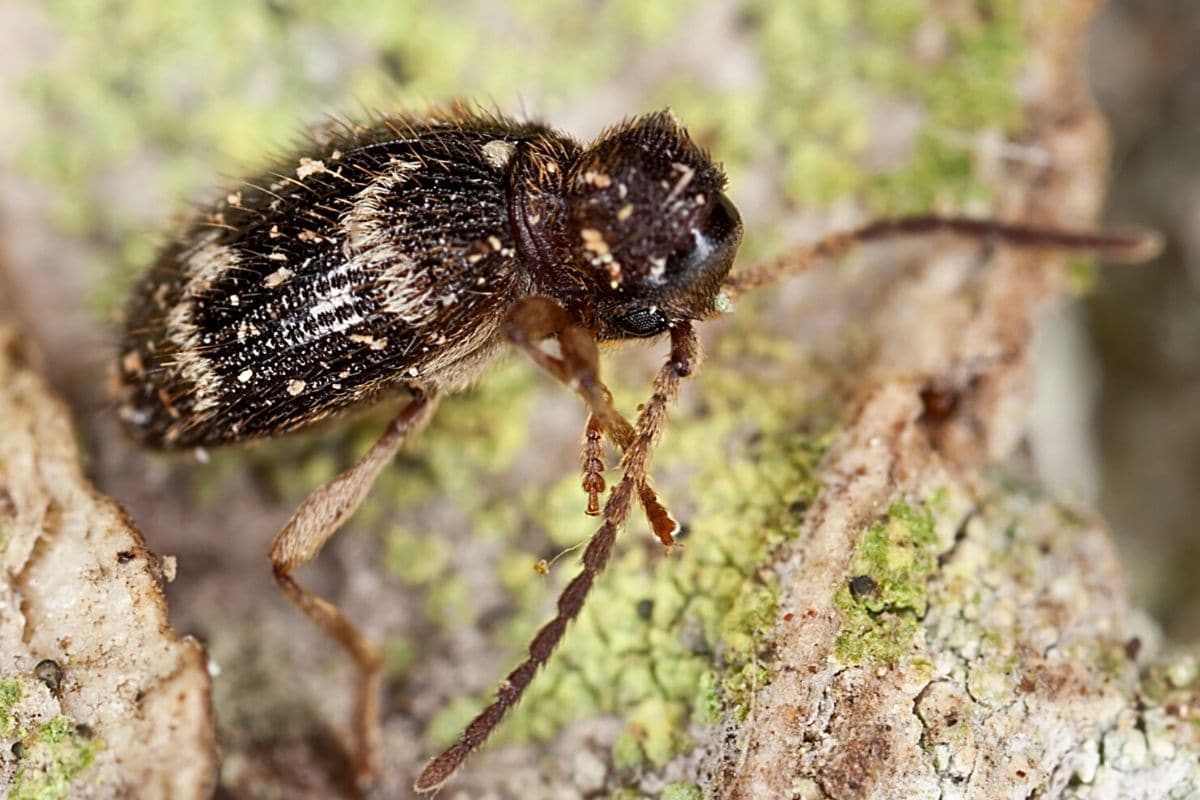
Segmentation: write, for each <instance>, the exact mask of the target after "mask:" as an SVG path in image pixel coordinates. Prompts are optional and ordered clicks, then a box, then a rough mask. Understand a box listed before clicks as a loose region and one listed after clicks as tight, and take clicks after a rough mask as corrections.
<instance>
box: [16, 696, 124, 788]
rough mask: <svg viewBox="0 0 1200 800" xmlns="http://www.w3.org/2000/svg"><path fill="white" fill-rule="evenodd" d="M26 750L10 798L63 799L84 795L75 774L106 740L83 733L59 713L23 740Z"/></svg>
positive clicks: (89, 760)
mask: <svg viewBox="0 0 1200 800" xmlns="http://www.w3.org/2000/svg"><path fill="white" fill-rule="evenodd" d="M21 744H22V745H23V746H24V754H23V755H22V757H21V761H20V766H19V767H18V768H17V771H16V774H15V775H13V779H12V784H11V785H10V787H9V794H8V797H9V798H10V800H59V798H64V797H68V796H72V795H73V796H80V791H79V787H78V786H76V785H74V782H75V778H76V777H77V776H78V775H79V773H81V772H82V771H83V770H85V769H86V768H87V767H88V765H89V764H91V763H92V761H93V760H94V759H95V757H96V753H97V752H98V751H99V750H100V749H101V748H102V747H103V744H102V743H101V742H100V741H98V740H96V739H94V738H89V737H87V736H83V735H81V734H80V733H79V731H78V729H77V728H76V726H75V723H73V722H72V721H71V720H70V719H68V718H67V717H62V716H60V717H55V718H54V719H52V720H50V721H49V722H47V723H46V724H44V725H42V726H41V727H39V728H38V729H37V730H36V731H34V732H33V733H31V734H29V735H28V736H26V737H24V738H23V739H22V740H21Z"/></svg>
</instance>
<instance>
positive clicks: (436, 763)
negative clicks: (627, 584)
mask: <svg viewBox="0 0 1200 800" xmlns="http://www.w3.org/2000/svg"><path fill="white" fill-rule="evenodd" d="M699 347H700V345H699V342H698V341H697V339H696V334H695V332H694V330H693V328H692V326H691V325H687V324H684V325H679V326H677V327H675V328H672V329H671V357H670V359H669V360H668V361H667V363H666V364H665V365H663V367H662V368H661V369H660V370H659V371H658V375H657V376H656V377H655V379H654V391H653V394H651V396H650V399H649V401H647V402H646V405H645V408H644V409H643V410H642V412H641V414H639V415H638V419H637V427H636V428H635V429H634V437H633V441H632V442H630V445H629V447H628V448H627V449H626V450H625V455H624V456H623V457H622V459H621V469H622V472H623V474H622V475H621V480H620V482H619V483H618V484H617V486H616V488H615V489H614V490H613V492H612V493H611V494H610V495H609V496H608V500H606V501H605V503H604V512H603V519H604V522H603V523H602V524H601V525H600V528H599V530H597V531H596V533H595V534H593V535H592V538H591V539H590V540H589V541H588V544H587V548H586V549H585V550H584V552H583V558H582V561H583V569H582V570H581V571H580V572H579V574H578V575H576V576H575V577H574V578H573V579H572V580H571V582H570V583H568V584H567V586H566V588H564V589H563V591H562V594H560V595H559V597H558V608H557V612H556V613H555V616H554V619H552V620H550V621H549V622H547V623H546V624H545V625H543V626H542V627H541V629H540V630H539V631H538V632H537V634H536V635H535V636H534V637H533V640H532V641H531V642H530V643H529V654H528V655H527V656H526V657H525V660H524V661H522V662H521V663H520V664H519V665H517V667H516V669H514V670H513V671H512V672H510V673H509V674H508V677H506V678H505V679H504V680H503V681H501V683H500V688H499V689H498V690H497V691H496V699H495V700H493V701H492V703H491V705H489V706H488V707H487V708H485V709H484V710H483V711H481V712H479V715H478V716H476V717H475V719H473V720H472V721H471V722H470V723H469V724H468V725H467V727H466V728H465V729H463V732H462V734H461V735H460V736H459V739H458V741H457V742H455V743H454V744H453V745H451V746H450V747H449V748H448V749H447V750H446V751H445V752H443V753H442V754H441V755H439V756H437V757H435V758H433V759H432V760H431V761H429V763H427V764H426V765H425V768H424V769H423V770H421V774H420V775H419V776H417V780H416V783H415V784H414V785H413V789H415V790H416V791H417V792H421V793H425V792H433V791H436V790H437V789H439V788H440V787H441V786H442V785H443V784H445V783H446V781H448V780H450V778H451V777H452V776H453V775H454V773H455V772H457V771H458V768H459V767H461V766H462V764H463V762H464V761H466V759H467V756H469V755H470V754H471V753H472V752H473V751H474V750H476V749H477V748H479V747H480V746H481V745H482V744H483V743H484V742H486V741H487V740H488V737H489V736H491V734H492V731H493V730H495V728H496V726H497V725H499V724H500V722H501V720H503V719H504V717H505V715H506V714H507V713H508V712H509V711H510V710H511V709H512V708H513V707H515V706H516V705H517V703H519V702H520V701H521V695H523V694H524V693H525V689H526V688H527V687H528V686H529V683H530V682H531V681H532V680H533V677H534V676H535V675H536V674H537V671H538V670H539V669H540V668H541V667H542V665H543V664H545V663H546V661H547V660H548V659H549V658H550V656H551V655H552V654H553V653H554V649H555V648H556V647H557V646H558V643H559V642H560V641H561V640H562V637H563V634H565V633H566V631H567V625H568V624H569V623H570V622H571V621H572V620H574V619H575V618H576V617H577V616H579V612H580V610H581V609H582V608H583V604H584V601H585V600H586V599H587V596H588V592H590V591H591V588H592V585H593V584H594V583H595V581H596V578H598V577H599V576H600V573H601V572H603V571H604V568H605V567H606V566H607V565H608V561H609V558H610V556H611V555H612V550H613V544H614V543H615V542H616V539H617V532H618V531H619V530H620V529H621V526H622V525H624V524H625V520H626V519H628V517H629V510H630V507H631V506H632V505H633V501H634V492H635V491H637V490H638V487H639V486H641V485H642V484H643V483H645V479H646V471H647V467H648V466H649V462H650V456H651V454H652V453H653V452H654V446H655V444H657V443H658V439H659V437H660V436H661V435H662V431H663V428H664V426H665V425H666V423H667V406H669V405H670V404H671V402H672V401H674V399H675V397H676V396H677V395H678V394H679V384H680V382H681V381H682V379H683V378H685V377H686V376H687V375H689V374H690V373H691V371H692V369H693V368H694V365H695V363H696V360H697V359H698V357H699Z"/></svg>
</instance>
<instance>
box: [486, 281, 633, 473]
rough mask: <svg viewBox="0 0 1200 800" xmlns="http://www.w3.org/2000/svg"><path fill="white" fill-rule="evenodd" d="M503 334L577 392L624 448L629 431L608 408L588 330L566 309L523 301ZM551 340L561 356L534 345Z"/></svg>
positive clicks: (609, 401)
mask: <svg viewBox="0 0 1200 800" xmlns="http://www.w3.org/2000/svg"><path fill="white" fill-rule="evenodd" d="M504 334H505V336H507V337H508V340H509V341H510V342H512V343H513V344H515V345H516V346H517V347H519V348H521V351H522V352H524V353H525V354H526V355H527V356H529V357H530V358H531V359H533V361H534V363H536V364H537V365H538V366H539V367H541V368H542V369H544V370H545V371H546V372H549V373H550V374H551V375H553V376H554V377H555V378H557V379H558V380H559V381H561V382H562V383H564V384H566V385H567V386H568V387H569V388H571V389H573V390H574V391H575V392H577V393H578V394H579V395H580V396H581V397H582V398H583V399H584V400H585V401H586V402H587V404H588V408H589V410H590V411H591V412H592V414H594V415H595V416H596V417H597V418H598V419H599V420H600V423H601V424H602V425H603V427H604V431H605V433H607V434H608V436H609V438H611V439H612V440H613V442H614V443H615V444H616V445H617V446H618V447H620V448H621V449H622V450H624V449H625V448H626V447H628V446H629V442H630V441H631V440H632V438H633V427H632V426H631V425H630V424H629V421H628V420H626V419H625V418H624V417H623V416H621V413H620V412H619V411H617V410H616V409H615V408H614V407H613V404H612V395H611V394H610V393H609V391H608V388H607V387H606V386H605V385H604V384H603V383H602V382H601V381H600V349H599V348H598V347H597V346H596V340H595V338H594V337H593V336H592V334H591V333H590V332H588V330H587V328H584V327H583V326H582V325H576V324H575V322H574V321H573V320H572V319H571V316H570V315H569V314H568V313H567V310H566V309H565V308H563V307H562V306H561V305H560V304H559V303H558V302H557V301H555V300H551V299H550V298H549V297H538V296H533V297H526V298H524V299H523V300H521V301H520V302H519V303H517V304H516V305H515V306H514V307H513V310H512V311H511V312H509V315H508V321H507V322H506V323H505V326H504ZM551 337H553V338H556V339H558V345H559V349H560V350H561V352H562V355H561V356H552V355H550V354H549V353H547V352H546V351H545V350H543V349H542V348H541V347H540V346H539V345H540V343H541V342H542V340H544V339H549V338H551Z"/></svg>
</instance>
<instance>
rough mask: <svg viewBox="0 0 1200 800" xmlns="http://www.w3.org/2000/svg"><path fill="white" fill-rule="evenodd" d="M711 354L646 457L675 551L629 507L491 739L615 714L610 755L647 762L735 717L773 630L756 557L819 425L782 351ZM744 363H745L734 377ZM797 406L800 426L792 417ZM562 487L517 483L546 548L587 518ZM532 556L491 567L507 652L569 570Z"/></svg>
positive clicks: (586, 528)
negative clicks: (550, 651) (688, 402)
mask: <svg viewBox="0 0 1200 800" xmlns="http://www.w3.org/2000/svg"><path fill="white" fill-rule="evenodd" d="M717 351H718V352H717V353H715V354H714V355H713V359H712V362H711V364H712V366H711V367H710V368H709V369H706V370H705V371H704V372H703V373H702V376H701V377H700V378H698V381H697V382H698V384H699V389H700V391H702V392H703V396H704V401H703V408H702V409H695V408H693V409H687V410H683V411H679V412H677V413H676V414H675V415H674V416H675V419H673V420H672V423H671V425H670V426H669V427H668V431H667V434H666V437H665V439H664V442H663V446H662V449H661V452H660V453H659V454H658V455H657V456H656V459H655V462H654V472H655V474H656V475H661V476H672V477H673V478H674V479H673V480H672V479H671V477H665V478H664V479H663V481H662V483H661V485H662V486H663V487H678V486H680V485H682V484H683V483H686V484H687V485H689V486H690V487H691V491H690V495H691V497H690V506H688V507H689V511H688V513H687V514H686V516H685V518H684V521H685V522H686V523H687V524H688V526H689V528H690V530H689V532H688V533H687V534H686V535H685V536H684V537H683V539H682V547H680V548H677V549H676V550H674V551H672V552H671V553H669V554H667V555H664V554H663V553H662V551H661V547H660V546H659V545H658V544H657V543H656V542H654V541H653V539H652V537H650V535H649V533H648V532H647V531H646V530H645V525H644V523H643V522H642V520H641V515H640V512H635V516H634V518H633V522H632V524H631V525H630V526H629V530H628V531H626V532H624V533H623V535H622V540H621V542H620V543H619V544H618V550H617V553H616V555H615V556H614V559H613V563H611V564H610V565H609V568H608V570H607V572H606V574H605V575H604V576H602V578H601V579H600V580H599V581H598V582H597V584H596V586H595V589H594V590H593V593H592V595H591V597H590V598H589V600H588V603H587V605H586V606H585V608H584V610H583V612H582V614H581V615H580V618H579V620H578V621H577V622H576V624H575V625H574V626H572V628H571V629H570V630H569V632H568V634H567V637H566V639H565V641H564V643H563V646H562V647H561V648H560V649H559V651H558V652H557V653H556V654H555V656H554V657H553V658H552V659H551V660H550V663H549V664H548V666H547V667H546V669H545V672H544V674H543V675H542V676H540V677H539V679H538V680H537V681H535V682H534V684H533V685H532V687H531V688H530V690H529V694H528V696H527V697H526V699H525V701H524V702H523V703H522V705H521V706H520V707H519V708H518V709H517V710H516V711H515V712H514V713H513V714H512V716H511V718H510V719H509V720H508V721H507V722H506V723H505V726H504V728H503V729H502V731H501V733H500V736H501V737H502V738H507V739H510V740H513V739H517V740H530V739H535V740H540V739H547V738H552V737H553V736H554V735H555V734H556V733H557V732H558V731H559V729H560V728H561V727H562V725H563V724H564V723H566V722H569V721H572V720H577V719H586V718H589V717H594V716H596V715H600V714H619V715H620V716H622V717H623V718H624V719H625V723H626V724H625V729H624V732H623V733H622V735H620V736H619V737H618V740H617V742H616V744H615V747H614V759H615V761H616V762H617V763H618V764H619V765H621V766H622V767H629V768H632V767H635V766H637V765H643V764H649V765H661V764H664V763H666V761H668V760H669V759H670V758H671V757H673V756H674V755H676V754H677V753H679V752H680V751H681V750H683V749H686V747H688V745H689V738H688V735H687V731H688V727H689V725H690V724H691V723H693V722H711V721H714V720H715V719H717V718H719V716H720V715H721V714H722V713H723V712H728V713H733V714H735V715H736V714H739V713H743V712H744V709H745V708H746V707H747V706H748V702H749V700H748V699H749V697H750V694H751V692H752V691H754V689H755V688H761V687H762V686H763V685H765V684H766V683H767V681H768V680H769V675H768V673H767V671H766V670H765V669H764V668H763V667H762V666H760V665H759V664H758V660H757V659H758V656H759V653H760V652H762V650H763V648H764V646H765V644H766V642H767V641H768V639H769V636H770V634H771V631H772V630H773V626H774V623H775V618H776V614H777V602H778V598H777V587H776V586H775V584H774V577H773V573H772V572H771V571H770V570H769V569H767V568H765V567H766V565H767V564H769V562H770V558H771V555H772V553H773V552H774V551H775V549H776V548H777V547H778V546H779V545H780V544H781V543H782V542H784V541H786V539H787V538H788V537H789V536H791V535H793V534H794V533H795V532H796V530H798V526H799V523H800V520H801V518H802V515H803V511H804V508H806V506H807V504H808V503H809V502H811V500H812V498H813V497H814V496H815V494H816V491H817V486H816V482H815V477H814V476H815V470H816V464H817V462H818V460H819V459H820V457H821V455H822V453H823V452H824V449H825V447H826V442H827V438H826V436H825V435H824V431H826V430H828V429H829V428H830V427H831V426H832V424H833V419H832V417H831V415H829V414H828V413H826V412H825V411H823V410H822V408H821V406H819V405H818V404H816V403H814V402H813V401H812V399H811V395H810V394H809V392H819V390H820V389H819V381H817V380H806V379H805V378H802V377H800V376H799V375H798V373H803V372H804V371H803V368H802V367H800V366H798V365H797V364H796V363H795V362H794V358H793V361H792V363H791V364H788V365H787V367H786V368H785V367H784V366H782V365H784V364H786V363H787V358H786V356H785V354H784V353H785V351H780V350H777V349H775V348H769V347H763V346H762V343H761V342H760V341H758V340H757V339H756V338H755V337H749V338H747V339H746V340H743V339H741V338H740V337H726V338H725V339H723V340H722V341H721V343H720V345H719V346H718V347H717ZM726 364H728V365H730V366H724V365H726ZM748 364H756V365H758V366H759V367H760V369H759V370H757V371H755V370H751V371H750V373H749V374H751V375H755V376H757V377H755V378H753V379H749V380H748V379H747V377H746V374H747V373H746V372H745V371H744V370H745V368H746V367H747V365H748ZM732 365H738V369H736V370H735V369H734V368H733V366H732ZM789 368H790V370H791V373H790V374H789V375H788V376H787V377H786V378H785V377H784V373H785V371H786V369H789ZM800 387H803V388H800ZM644 391H645V389H644V387H643V388H642V389H641V392H643V393H644ZM615 394H616V395H617V398H618V404H619V405H621V406H622V407H625V405H626V397H627V396H635V395H633V394H632V393H631V392H630V391H629V390H628V389H627V388H625V387H617V390H616V392H615ZM798 408H799V409H811V410H812V413H811V414H807V415H802V414H799V413H796V412H797V409H798ZM783 409H786V412H785V411H783ZM804 416H807V417H808V420H809V422H808V423H807V425H808V426H810V427H800V423H797V422H796V419H797V417H801V418H802V417H804ZM578 484H579V480H578V477H577V476H575V475H570V476H568V477H565V478H563V479H562V480H561V481H559V482H556V483H555V484H552V486H551V487H550V499H549V500H546V499H545V498H543V500H542V502H541V504H540V506H539V505H538V504H537V503H536V499H537V493H538V492H539V491H541V492H545V489H541V490H539V489H537V488H531V489H529V490H528V493H527V494H528V497H527V502H526V503H525V513H526V514H528V515H529V516H530V518H531V519H532V520H533V522H534V523H535V524H536V525H537V526H538V527H540V528H542V529H543V530H544V531H545V532H546V535H547V537H548V538H549V539H550V540H551V541H553V542H556V543H557V544H556V546H563V545H566V544H576V543H578V542H579V541H581V540H583V539H586V537H587V536H588V535H590V534H591V533H592V532H593V531H594V529H595V527H596V522H595V520H588V519H586V518H584V517H583V515H582V514H581V513H580V512H581V506H582V499H583V498H582V494H581V492H580V490H579V486H578ZM680 495H681V493H680V492H679V491H678V489H677V488H675V489H674V490H673V491H671V490H668V489H667V488H664V496H665V497H666V499H667V500H668V501H669V502H671V503H672V505H674V506H676V507H677V508H678V507H679V503H680V502H682V503H684V504H687V503H688V500H685V499H684V498H682V497H681V496H680ZM556 498H558V499H556ZM564 515H565V516H566V518H568V519H570V518H572V517H578V518H580V519H581V520H582V522H581V526H580V527H579V528H578V530H576V529H575V526H574V524H573V523H571V524H569V525H568V527H569V528H571V529H572V530H573V531H574V535H575V536H576V537H577V538H574V539H573V540H563V539H560V538H559V534H558V533H552V531H558V530H559V529H560V528H561V526H562V525H563V519H564ZM534 560H535V556H534V555H533V554H527V555H526V557H525V558H524V559H522V558H521V557H520V556H519V555H514V556H510V557H506V558H505V559H504V566H502V571H503V577H502V581H503V583H504V585H505V586H506V587H507V588H508V589H509V591H510V592H511V593H512V596H513V602H514V604H515V605H517V606H518V607H519V608H520V609H521V612H520V613H519V614H516V615H514V616H513V618H512V619H511V620H510V621H508V622H506V623H505V624H504V625H503V626H502V628H501V636H502V638H503V642H504V644H505V646H506V647H507V648H508V649H509V650H510V652H511V653H512V654H513V655H512V658H513V659H514V660H515V659H516V658H517V657H519V654H522V653H523V651H524V647H525V644H526V643H527V642H528V640H529V637H530V636H531V634H532V631H534V630H535V629H536V628H537V626H538V625H539V624H540V623H541V622H543V621H544V619H545V616H546V613H547V611H546V608H547V602H548V601H549V600H550V599H551V598H552V597H553V595H554V594H555V593H556V592H557V591H558V588H559V587H560V586H561V584H562V583H563V582H564V581H565V580H567V579H569V578H570V577H572V576H573V574H574V572H575V570H576V569H577V566H576V564H575V563H574V561H575V559H574V558H572V557H568V558H566V559H564V560H563V561H561V562H560V563H559V564H557V565H556V566H555V568H554V571H553V573H552V576H551V579H550V580H549V581H546V580H543V579H541V578H538V577H537V576H536V575H534V573H533V571H532V570H531V569H530V565H531V564H532V563H533V561H534ZM531 586H532V587H533V588H530V587H531ZM476 702H477V703H478V702H482V699H480V700H478V701H476ZM472 708H476V709H477V708H478V705H473V706H472ZM464 716H466V713H465V709H462V708H458V707H456V708H454V709H451V710H449V711H447V712H445V713H444V714H442V715H439V716H438V717H437V718H435V720H434V723H433V724H432V725H431V726H430V728H429V731H428V733H429V735H430V736H431V738H438V736H439V735H440V736H444V737H445V739H443V741H445V740H446V739H450V738H452V737H453V736H454V734H455V733H456V732H457V730H458V724H459V723H461V722H462V721H463V717H464ZM449 717H454V723H453V724H447V722H446V720H447V718H449Z"/></svg>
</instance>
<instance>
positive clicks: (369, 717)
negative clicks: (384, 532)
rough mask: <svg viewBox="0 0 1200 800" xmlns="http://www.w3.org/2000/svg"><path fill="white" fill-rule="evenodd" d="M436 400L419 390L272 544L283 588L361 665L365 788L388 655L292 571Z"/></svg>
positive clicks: (359, 761) (313, 553) (358, 718)
mask: <svg viewBox="0 0 1200 800" xmlns="http://www.w3.org/2000/svg"><path fill="white" fill-rule="evenodd" d="M436 405H437V402H436V400H435V399H434V398H432V397H428V396H424V395H419V394H418V395H417V396H416V398H415V399H413V400H412V402H410V403H409V404H408V405H407V406H405V407H404V409H403V410H402V411H401V412H400V413H399V415H397V416H396V418H395V419H394V420H392V422H391V424H389V425H388V428H387V430H386V431H385V432H384V433H383V435H382V436H381V437H380V438H379V440H378V441H377V442H375V444H374V445H372V446H371V449H370V450H368V451H367V452H366V454H365V455H363V457H362V458H360V459H359V460H358V462H356V463H355V464H354V465H353V466H351V467H350V468H349V469H347V470H346V471H344V472H342V473H341V474H340V475H338V476H337V477H335V478H333V479H332V480H330V481H329V482H328V483H326V484H325V485H324V486H321V487H320V488H318V489H316V490H315V491H314V492H313V493H312V494H310V495H309V496H308V497H307V498H305V500H304V502H302V503H301V504H300V507H299V508H297V509H296V512H295V513H294V514H293V515H292V518H291V519H290V520H289V521H288V523H287V524H286V525H285V526H284V527H283V529H282V530H280V531H279V533H278V534H276V536H275V541H274V543H273V544H272V545H271V554H270V555H271V566H272V568H273V570H274V573H275V581H276V582H277V583H278V584H279V587H280V589H282V590H283V593H284V594H285V595H287V597H288V599H289V600H291V601H292V602H293V603H294V604H295V605H296V607H297V608H299V609H300V610H301V611H302V612H303V613H304V615H305V616H307V617H308V618H309V619H311V620H312V621H313V622H315V623H316V624H317V625H318V626H319V627H320V628H321V630H323V631H324V632H325V634H326V635H327V636H329V638H331V639H333V640H334V641H335V642H337V643H338V644H339V645H340V646H341V647H342V649H344V650H345V651H346V652H347V653H349V654H350V656H351V658H353V659H354V663H355V665H356V666H357V667H358V672H359V679H358V685H357V687H356V689H355V696H354V712H353V713H354V718H353V720H352V721H351V731H352V737H353V738H352V747H353V753H354V774H355V778H356V780H357V782H358V784H359V786H360V787H362V786H365V785H369V784H370V783H371V782H372V781H373V780H374V778H375V776H376V774H377V766H378V757H379V750H380V741H381V734H380V729H379V692H380V683H381V680H382V668H383V656H382V654H381V652H380V650H379V648H378V647H377V646H376V645H375V643H374V642H372V641H371V640H370V639H368V638H367V637H366V636H365V635H364V634H363V633H362V631H360V630H359V629H358V628H357V627H355V625H354V623H352V622H351V621H350V620H349V619H347V617H346V616H345V615H344V614H343V613H342V612H341V611H340V610H338V608H337V607H336V606H335V605H334V604H333V603H331V602H329V601H328V600H326V599H325V598H323V597H320V596H319V595H316V594H314V593H313V592H311V591H309V590H308V589H306V588H304V587H303V586H301V585H300V584H299V583H297V582H296V579H295V578H294V577H293V576H292V573H293V572H295V570H297V569H298V568H300V567H301V566H303V565H304V564H307V563H308V562H310V561H312V560H313V559H314V558H316V557H317V555H318V554H320V552H321V550H322V548H323V547H324V546H325V543H326V542H328V541H329V538H330V537H331V536H333V534H334V533H336V532H337V530H338V529H339V528H340V527H341V526H342V524H343V523H344V522H345V521H346V520H347V519H348V518H349V517H350V516H351V515H352V514H353V513H354V512H355V511H356V510H357V509H358V507H359V506H360V505H361V504H362V501H363V498H364V497H366V494H367V492H368V491H369V490H370V488H371V485H372V484H373V483H374V482H375V479H376V478H377V477H378V476H379V473H380V472H381V471H382V470H383V468H384V467H385V466H387V465H388V463H390V462H391V460H392V457H393V456H395V454H396V451H397V450H399V448H400V446H401V445H402V444H403V443H404V441H405V439H407V438H408V437H409V436H411V435H413V434H414V433H416V432H417V431H419V430H420V429H421V428H423V427H424V426H425V424H426V423H427V422H428V421H429V419H430V417H432V415H433V411H434V408H435V407H436Z"/></svg>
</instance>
